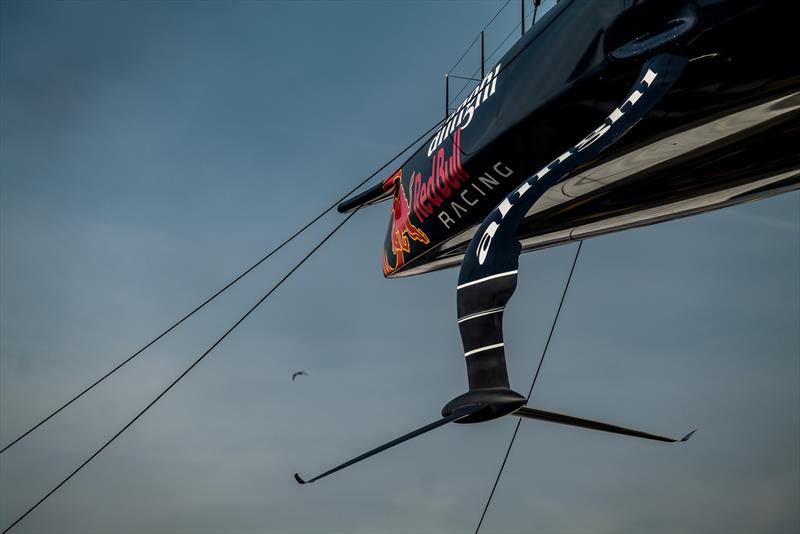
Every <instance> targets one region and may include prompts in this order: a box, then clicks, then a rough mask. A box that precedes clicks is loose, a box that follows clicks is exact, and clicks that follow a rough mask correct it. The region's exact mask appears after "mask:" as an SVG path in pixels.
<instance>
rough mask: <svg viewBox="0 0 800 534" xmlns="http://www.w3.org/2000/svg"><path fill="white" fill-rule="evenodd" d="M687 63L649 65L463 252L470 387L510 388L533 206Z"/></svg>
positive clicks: (461, 301) (618, 132)
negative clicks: (507, 336) (509, 362)
mask: <svg viewBox="0 0 800 534" xmlns="http://www.w3.org/2000/svg"><path fill="white" fill-rule="evenodd" d="M686 63H687V60H686V59H685V58H682V57H678V56H673V55H669V54H662V55H659V56H656V57H654V58H652V59H650V60H648V61H647V62H646V63H645V64H644V66H643V67H642V70H641V73H640V74H639V76H638V77H637V78H636V82H635V84H634V86H633V88H632V89H631V91H630V92H629V93H628V96H627V97H626V98H625V99H624V100H623V101H622V104H620V106H619V107H617V108H615V109H614V110H613V111H612V112H611V113H610V114H609V115H608V117H607V118H606V119H605V120H604V121H603V123H602V124H600V125H599V126H598V127H597V128H596V129H595V130H594V131H592V132H591V133H589V135H587V136H586V137H585V138H583V139H581V140H580V141H579V142H578V143H576V144H575V145H574V146H573V147H572V148H570V149H569V150H567V151H566V152H564V153H563V154H561V155H560V156H558V157H557V158H556V159H554V160H553V161H551V162H550V163H549V164H547V165H546V166H544V167H543V168H542V169H541V170H540V171H539V172H537V173H536V174H534V175H533V176H531V177H530V178H528V179H527V180H525V181H524V182H522V183H521V184H520V185H519V187H517V188H516V189H515V190H514V191H512V192H511V193H510V194H509V195H508V196H507V197H506V198H505V199H504V200H503V201H502V202H500V204H498V205H497V207H496V208H494V209H493V210H492V211H491V212H490V213H489V215H488V216H487V217H486V219H484V221H483V223H482V224H481V226H480V227H479V228H478V231H477V232H476V233H475V235H474V237H473V238H472V241H471V242H470V244H469V247H468V248H467V252H466V253H465V254H464V261H463V263H462V264H461V271H460V273H459V277H458V293H457V308H458V327H459V331H460V333H461V340H462V343H463V345H464V356H465V357H466V360H467V374H468V377H469V385H470V389H476V388H492V387H499V388H508V387H509V386H508V375H507V372H506V363H505V351H504V345H503V331H502V321H503V309H504V308H505V305H506V303H507V302H508V300H509V299H510V298H511V295H513V294H514V290H515V289H516V285H517V268H518V265H519V255H520V251H521V245H520V243H519V242H518V241H517V239H516V233H517V229H518V227H519V225H520V222H521V221H522V220H523V218H524V217H525V214H526V213H527V212H528V210H530V208H531V207H532V206H533V204H534V203H535V202H536V201H537V200H538V199H539V198H540V197H541V196H542V195H543V194H544V193H545V192H546V191H547V190H548V189H550V188H551V187H552V186H554V185H556V184H557V183H559V182H561V181H562V180H564V179H565V178H566V177H567V176H569V175H570V173H572V172H573V171H574V170H575V169H576V168H577V167H578V166H579V165H581V164H582V163H585V162H586V161H589V160H590V159H591V158H593V157H595V156H596V155H597V154H599V153H600V152H601V151H603V150H604V149H605V148H607V147H608V146H610V145H611V144H612V143H613V142H614V141H616V140H617V139H619V138H620V137H622V135H624V134H625V133H626V132H627V131H629V130H630V129H631V128H632V127H633V126H634V125H635V124H636V123H637V122H639V120H641V119H642V117H644V116H645V114H647V112H648V111H650V110H651V109H652V108H653V106H654V105H655V104H656V103H658V101H659V100H661V98H662V97H663V96H664V95H665V94H667V92H668V91H669V89H670V87H672V84H673V83H674V82H675V80H676V79H677V78H678V76H679V75H680V73H681V72H682V71H683V68H684V66H685V65H686Z"/></svg>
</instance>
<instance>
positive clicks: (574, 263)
mask: <svg viewBox="0 0 800 534" xmlns="http://www.w3.org/2000/svg"><path fill="white" fill-rule="evenodd" d="M582 246H583V241H578V250H576V251H575V259H573V260H572V268H570V270H569V276H567V283H566V284H564V291H563V292H562V293H561V301H560V302H559V303H558V309H557V310H556V315H555V317H554V318H553V324H552V325H551V326H550V333H549V334H548V335H547V342H546V343H545V344H544V350H543V351H542V356H541V358H539V366H538V367H536V374H535V375H533V382H531V387H530V389H529V390H528V397H527V398H526V399H525V404H528V401H530V400H531V395H532V394H533V386H535V385H536V379H537V378H539V371H541V369H542V363H543V362H544V357H545V355H546V354H547V348H548V347H549V346H550V340H551V339H552V338H553V332H554V331H555V329H556V323H557V322H558V316H559V315H560V314H561V307H562V306H563V305H564V297H566V296H567V289H569V283H570V282H571V281H572V273H574V272H575V265H576V264H577V263H578V256H579V255H580V253H581V247H582ZM521 422H522V419H521V418H517V425H516V426H515V427H514V433H513V434H512V435H511V441H510V442H509V443H508V448H507V449H506V455H505V456H503V463H501V464H500V470H499V471H498V472H497V477H496V478H495V479H494V485H493V486H492V491H491V492H490V493H489V498H488V499H487V500H486V505H485V506H484V507H483V512H482V513H481V518H480V520H479V521H478V526H477V527H476V528H475V534H478V532H479V531H480V529H481V525H482V524H483V518H484V517H486V511H487V510H488V509H489V505H490V504H491V502H492V497H494V490H495V489H497V483H498V482H500V477H501V476H502V474H503V469H504V468H505V466H506V461H507V460H508V455H509V454H510V453H511V447H513V446H514V440H515V439H516V438H517V432H518V431H519V425H520V423H521Z"/></svg>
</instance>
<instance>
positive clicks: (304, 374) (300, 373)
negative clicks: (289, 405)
mask: <svg viewBox="0 0 800 534" xmlns="http://www.w3.org/2000/svg"><path fill="white" fill-rule="evenodd" d="M298 376H308V373H306V372H305V371H297V372H296V373H292V382H294V379H295V378H297V377H298Z"/></svg>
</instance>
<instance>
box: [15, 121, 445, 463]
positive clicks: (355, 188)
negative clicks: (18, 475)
mask: <svg viewBox="0 0 800 534" xmlns="http://www.w3.org/2000/svg"><path fill="white" fill-rule="evenodd" d="M443 121H444V119H441V120H439V121H438V122H437V123H436V124H434V125H433V126H431V127H430V128H429V129H428V130H427V131H426V132H425V133H423V134H422V135H420V136H419V137H417V139H415V140H414V141H413V142H412V143H410V144H409V145H408V146H407V147H406V148H404V149H403V150H402V151H401V152H399V153H398V154H397V155H396V156H394V157H393V158H392V159H390V160H389V161H387V162H386V163H384V164H383V166H381V168H379V169H378V170H376V171H375V172H373V173H372V174H370V175H369V176H368V177H367V178H365V179H364V180H363V181H362V182H361V183H359V184H358V185H357V186H355V187H354V188H353V189H351V190H350V191H348V192H347V194H345V195H343V196H342V197H341V198H339V200H337V201H336V202H334V203H333V204H332V205H331V206H330V207H328V208H327V209H326V210H325V211H323V212H322V213H320V214H319V215H317V216H316V217H314V218H313V219H312V220H311V221H309V222H308V223H307V224H306V225H305V226H303V227H302V228H300V229H299V230H297V231H296V232H295V233H294V234H292V236H291V237H289V238H287V239H286V240H285V241H283V243H281V244H280V245H278V246H277V247H275V248H274V249H272V250H271V251H270V252H269V253H267V254H266V255H265V256H264V257H262V258H261V259H260V260H258V261H257V262H256V263H254V264H253V265H252V266H250V267H249V268H248V269H246V270H245V271H244V272H242V273H241V274H239V275H238V276H237V277H236V278H234V279H233V280H231V281H230V282H228V284H227V285H226V286H225V287H223V288H222V289H220V290H219V291H217V292H216V293H214V294H213V295H211V296H210V297H208V298H207V299H206V300H205V301H203V303H202V304H200V305H199V306H197V307H196V308H195V309H193V310H192V311H190V312H189V313H187V314H186V315H184V316H183V317H182V318H181V319H179V320H178V321H177V322H175V323H174V324H173V325H172V326H170V327H169V328H167V329H166V330H164V331H163V332H161V333H160V334H159V335H158V336H156V337H155V338H154V339H152V340H151V341H149V342H148V343H147V344H146V345H144V346H143V347H142V348H140V349H139V350H137V351H136V352H134V353H133V354H132V355H130V356H129V357H128V358H127V359H125V360H123V361H122V362H121V363H119V364H117V366H116V367H114V368H113V369H111V370H110V371H109V372H107V373H106V374H104V375H103V376H102V377H100V378H98V379H97V380H95V381H94V382H93V383H92V384H91V385H90V386H88V387H86V388H85V389H83V390H82V391H81V392H80V393H78V394H77V395H75V396H74V397H72V398H71V399H70V400H69V401H67V402H66V403H64V404H62V405H61V407H59V408H58V409H57V410H55V411H53V412H52V413H51V414H50V415H48V416H47V417H45V418H44V419H42V420H41V421H39V422H38V423H36V424H35V425H33V426H32V427H31V428H29V429H28V430H27V431H25V432H24V433H22V434H21V435H20V436H19V437H17V438H16V439H15V440H14V441H12V442H11V443H9V444H8V445H6V446H4V447H3V448H2V449H0V454H2V453H4V452H5V451H6V450H8V449H9V448H11V447H12V446H13V445H15V444H16V443H17V442H19V441H20V440H22V439H23V438H24V437H25V436H27V435H28V434H30V433H31V432H33V431H34V430H36V429H37V428H39V427H40V426H42V425H43V424H45V423H46V422H47V421H49V420H50V419H52V418H53V417H55V416H56V415H58V414H59V413H60V412H61V411H62V410H64V409H65V408H66V407H67V406H69V405H70V404H72V403H73V402H75V401H76V400H78V399H80V398H81V397H83V396H84V395H85V394H86V393H88V392H89V391H91V390H92V389H94V387H95V386H97V385H98V384H100V383H101V382H103V381H104V380H105V379H106V378H108V377H110V376H111V375H113V374H114V373H116V372H117V371H118V370H119V369H121V368H122V367H123V366H124V365H126V364H127V363H128V362H130V361H131V360H133V359H134V358H136V357H137V356H138V355H139V354H141V353H142V352H144V351H145V350H147V349H148V348H150V347H151V346H152V345H153V344H155V343H156V342H157V341H158V340H160V339H161V338H163V337H164V336H166V335H167V334H169V333H170V332H172V331H173V330H174V329H175V328H177V327H178V326H179V325H180V324H181V323H183V322H184V321H186V320H187V319H188V318H189V317H191V316H192V315H194V314H195V313H197V312H198V311H200V310H201V309H203V308H204V307H205V306H206V305H207V304H209V303H210V302H211V301H212V300H214V299H215V298H217V297H218V296H220V295H221V294H222V293H224V292H225V291H227V290H228V289H229V288H230V287H231V286H233V285H234V284H235V283H236V282H238V281H239V280H241V279H242V278H244V277H245V276H247V275H248V274H249V273H250V272H251V271H252V270H253V269H255V268H256V267H258V266H259V265H261V264H262V263H264V262H265V261H267V260H268V259H269V258H270V257H272V255H274V254H275V253H277V252H278V251H279V250H281V249H282V248H283V247H284V246H286V245H288V244H289V243H290V242H291V241H293V240H294V239H295V238H296V237H297V236H299V235H300V234H302V233H303V232H305V231H306V230H307V229H308V228H309V227H310V226H311V225H313V224H314V223H315V222H317V221H318V220H320V219H321V218H322V217H323V216H325V215H326V214H328V213H329V212H330V211H331V210H332V209H333V208H335V207H336V206H337V205H338V204H339V203H340V202H341V201H342V200H344V199H346V198H347V197H349V196H350V195H351V194H352V193H354V192H355V191H357V190H358V189H359V188H361V186H363V185H364V184H366V183H367V182H368V181H369V180H371V179H372V178H373V177H374V176H375V175H377V174H378V173H379V172H381V171H383V170H384V169H385V168H386V167H388V166H389V164H391V163H392V162H393V161H395V160H396V159H397V158H399V157H400V156H402V155H403V154H404V153H406V152H407V151H408V150H409V149H410V148H412V147H413V146H414V145H416V144H417V143H418V142H419V141H421V140H422V139H424V138H425V137H426V136H427V135H428V134H430V133H431V132H433V130H435V129H436V128H437V127H438V126H439V125H440V124H441V123H442V122H443ZM409 159H410V158H409ZM406 161H408V160H406ZM403 165H405V162H404V163H403ZM401 167H402V165H401Z"/></svg>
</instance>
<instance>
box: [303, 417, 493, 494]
mask: <svg viewBox="0 0 800 534" xmlns="http://www.w3.org/2000/svg"><path fill="white" fill-rule="evenodd" d="M483 408H484V406H479V405H473V406H466V407H464V408H463V409H461V410H458V411H456V412H453V413H452V414H450V415H448V416H447V417H443V418H441V419H439V420H438V421H434V422H433V423H430V424H428V425H425V426H423V427H422V428H418V429H417V430H414V431H413V432H409V433H408V434H405V435H403V436H400V437H399V438H397V439H393V440H392V441H390V442H389V443H385V444H383V445H381V446H380V447H376V448H374V449H372V450H371V451H369V452H365V453H364V454H362V455H360V456H356V457H355V458H353V459H352V460H348V461H346V462H345V463H343V464H340V465H337V466H336V467H334V468H333V469H329V470H327V471H325V472H324V473H322V474H320V475H317V476H315V477H314V478H310V479H308V480H305V479H304V478H303V477H301V476H300V475H299V474H297V473H295V474H294V479H295V480H296V481H297V482H298V483H300V484H310V483H311V482H315V481H317V480H319V479H321V478H324V477H326V476H328V475H331V474H333V473H335V472H337V471H341V470H342V469H344V468H345V467H349V466H351V465H353V464H355V463H358V462H360V461H361V460H366V459H367V458H369V457H370V456H375V455H376V454H378V453H379V452H383V451H385V450H386V449H391V448H392V447H394V446H395V445H399V444H401V443H403V442H404V441H408V440H410V439H412V438H415V437H417V436H419V435H421V434H424V433H426V432H430V431H431V430H435V429H437V428H439V427H440V426H442V425H446V424H447V423H450V422H452V421H455V420H457V419H461V418H462V417H467V416H468V415H471V414H473V413H475V412H477V411H479V410H481V409H483Z"/></svg>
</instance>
